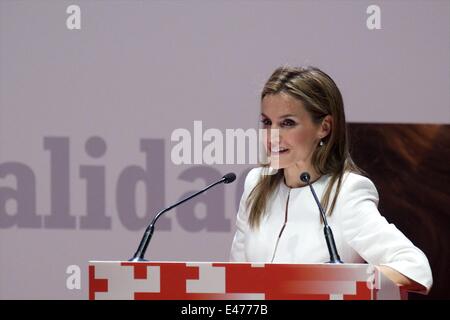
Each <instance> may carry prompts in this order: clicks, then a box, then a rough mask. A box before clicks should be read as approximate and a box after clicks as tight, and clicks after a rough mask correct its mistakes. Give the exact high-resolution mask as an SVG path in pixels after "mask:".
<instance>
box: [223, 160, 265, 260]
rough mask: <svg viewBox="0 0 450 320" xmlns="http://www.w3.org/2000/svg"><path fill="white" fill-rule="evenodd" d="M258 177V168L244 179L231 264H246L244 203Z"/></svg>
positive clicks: (246, 215)
mask: <svg viewBox="0 0 450 320" xmlns="http://www.w3.org/2000/svg"><path fill="white" fill-rule="evenodd" d="M259 175H260V170H259V168H255V169H252V170H250V172H249V173H248V174H247V177H246V178H245V183H244V192H243V193H242V197H241V201H240V203H239V210H238V213H237V216H236V233H235V234H234V238H233V243H232V245H231V251H230V261H232V262H246V260H247V259H246V257H245V235H246V233H247V231H248V228H249V225H248V212H247V206H246V201H247V198H248V196H249V195H250V192H251V191H252V190H253V188H254V187H255V185H256V183H257V182H258V179H259Z"/></svg>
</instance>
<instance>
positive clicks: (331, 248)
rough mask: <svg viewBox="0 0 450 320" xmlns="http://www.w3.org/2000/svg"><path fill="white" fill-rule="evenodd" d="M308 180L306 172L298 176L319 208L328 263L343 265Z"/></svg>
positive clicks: (308, 176)
mask: <svg viewBox="0 0 450 320" xmlns="http://www.w3.org/2000/svg"><path fill="white" fill-rule="evenodd" d="M310 179H311V176H310V175H309V173H308V172H303V173H302V174H301V175H300V180H301V181H303V182H305V183H306V184H307V185H308V186H309V188H310V189H311V192H312V194H313V196H314V200H315V201H316V203H317V206H318V207H319V211H320V214H321V215H322V219H323V224H324V227H323V233H324V235H325V241H326V242H327V247H328V253H329V254H330V261H328V263H343V262H342V261H341V258H340V257H339V254H338V252H337V248H336V244H335V243H334V237H333V231H331V228H330V226H329V225H328V222H327V218H326V215H325V211H324V210H323V208H322V206H321V205H320V201H319V199H318V198H317V195H316V192H315V191H314V188H313V186H312V185H311V183H310Z"/></svg>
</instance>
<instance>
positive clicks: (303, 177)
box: [300, 172, 311, 183]
mask: <svg viewBox="0 0 450 320" xmlns="http://www.w3.org/2000/svg"><path fill="white" fill-rule="evenodd" d="M309 179H311V177H310V175H309V173H308V172H303V173H302V174H301V175H300V180H301V181H303V182H304V183H308V182H309Z"/></svg>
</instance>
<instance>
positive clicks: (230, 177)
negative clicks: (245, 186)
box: [223, 172, 236, 183]
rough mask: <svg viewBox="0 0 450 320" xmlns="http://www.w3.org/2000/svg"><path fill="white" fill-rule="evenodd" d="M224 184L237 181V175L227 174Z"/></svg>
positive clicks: (224, 177)
mask: <svg viewBox="0 0 450 320" xmlns="http://www.w3.org/2000/svg"><path fill="white" fill-rule="evenodd" d="M223 179H225V180H224V183H231V182H233V181H234V180H236V175H235V174H234V173H233V172H230V173H227V174H226V175H224V176H223Z"/></svg>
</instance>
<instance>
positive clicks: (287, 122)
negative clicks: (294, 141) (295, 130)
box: [281, 119, 296, 127]
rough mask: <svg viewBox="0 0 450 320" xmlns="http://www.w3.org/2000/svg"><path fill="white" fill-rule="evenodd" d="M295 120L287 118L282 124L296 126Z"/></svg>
mask: <svg viewBox="0 0 450 320" xmlns="http://www.w3.org/2000/svg"><path fill="white" fill-rule="evenodd" d="M295 124H296V123H295V121H294V120H291V119H286V120H284V121H283V122H282V123H281V126H283V127H292V126H295Z"/></svg>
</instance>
